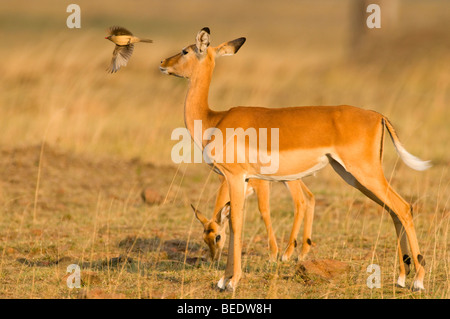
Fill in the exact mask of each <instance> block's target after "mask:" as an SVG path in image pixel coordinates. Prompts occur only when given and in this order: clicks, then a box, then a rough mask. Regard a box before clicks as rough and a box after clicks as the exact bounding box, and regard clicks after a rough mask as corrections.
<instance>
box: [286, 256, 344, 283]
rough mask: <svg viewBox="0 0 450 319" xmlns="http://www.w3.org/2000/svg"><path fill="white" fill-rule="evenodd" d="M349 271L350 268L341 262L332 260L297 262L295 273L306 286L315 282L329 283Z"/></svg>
mask: <svg viewBox="0 0 450 319" xmlns="http://www.w3.org/2000/svg"><path fill="white" fill-rule="evenodd" d="M349 270H350V266H349V265H348V264H347V263H345V262H342V261H338V260H334V259H315V260H308V261H302V262H299V263H298V264H297V266H296V269H295V273H296V275H297V276H299V277H300V278H301V279H302V280H303V281H304V282H305V283H306V284H313V283H314V282H315V281H317V280H319V281H324V280H325V281H331V280H334V279H337V278H339V277H340V276H342V275H344V274H345V273H346V272H348V271H349Z"/></svg>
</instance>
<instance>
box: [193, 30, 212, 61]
mask: <svg viewBox="0 0 450 319" xmlns="http://www.w3.org/2000/svg"><path fill="white" fill-rule="evenodd" d="M210 34H211V32H210V31H209V28H208V27H205V28H203V29H201V30H200V31H199V32H198V33H197V37H196V38H195V45H196V46H197V50H198V52H199V53H200V54H203V53H205V52H206V49H207V48H208V46H209V43H210V41H209V40H210Z"/></svg>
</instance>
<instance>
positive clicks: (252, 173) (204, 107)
mask: <svg viewBox="0 0 450 319" xmlns="http://www.w3.org/2000/svg"><path fill="white" fill-rule="evenodd" d="M244 42H245V38H238V39H235V40H232V41H229V42H225V43H222V44H221V45H219V46H217V47H212V46H210V30H209V28H203V29H202V30H200V31H199V32H198V34H197V37H196V43H195V44H193V45H190V46H187V47H185V48H183V49H182V51H181V52H180V53H178V54H176V55H174V56H172V57H169V58H167V59H165V60H164V61H162V62H161V66H160V70H161V71H162V72H163V73H165V74H170V75H176V76H180V77H184V78H188V79H189V89H188V92H187V96H186V100H185V106H184V116H185V123H186V126H187V129H188V130H189V132H190V133H191V136H192V137H193V139H194V142H195V143H196V144H197V145H199V146H200V147H201V148H202V149H205V148H206V147H207V146H208V144H210V143H213V141H212V139H211V138H209V137H208V136H210V135H211V130H209V128H215V130H219V131H220V132H225V131H226V130H227V128H235V129H236V128H242V129H244V130H247V129H254V130H255V132H256V134H257V136H258V138H259V137H261V136H260V135H261V132H263V130H264V129H266V130H267V129H270V128H277V129H278V131H277V132H278V141H277V142H278V145H277V151H276V152H277V154H276V155H277V156H276V158H277V159H278V160H279V163H277V164H278V165H277V166H278V170H276V171H275V172H272V171H271V172H267V170H264V166H265V165H266V162H263V161H257V162H256V163H255V162H254V161H251V160H250V158H249V154H250V153H251V152H250V151H253V149H251V145H250V144H249V143H247V142H245V143H243V145H238V142H239V139H235V138H233V139H225V140H223V145H221V146H222V148H221V149H219V150H218V151H217V152H215V154H214V155H213V154H211V155H212V156H213V158H212V161H211V163H212V165H213V167H214V169H215V170H216V171H219V172H220V173H221V174H223V175H224V176H225V178H226V181H227V186H228V188H229V195H230V200H231V212H230V242H229V252H228V259H227V265H226V269H225V274H224V276H223V277H222V278H221V279H220V280H219V282H218V286H219V288H220V289H232V290H234V289H235V288H236V286H237V284H238V282H239V279H240V278H241V274H242V269H241V251H242V242H241V236H242V224H243V207H244V200H245V193H246V184H247V183H246V181H248V180H249V179H252V178H257V179H265V180H272V181H290V180H297V179H300V178H302V177H304V176H306V175H310V174H313V173H314V172H316V171H318V170H320V169H322V168H323V167H325V166H326V165H327V164H328V163H330V164H331V166H332V167H333V169H334V170H335V171H336V172H337V173H338V174H339V175H340V176H341V177H342V178H343V179H344V180H345V181H346V182H347V183H348V184H350V185H351V186H353V187H355V188H357V189H359V190H360V191H361V192H362V193H363V194H365V195H366V196H367V197H369V198H370V199H372V200H373V201H375V202H376V203H378V204H379V205H381V206H382V207H384V208H385V209H386V210H387V211H388V212H389V213H390V215H391V217H392V219H393V221H394V225H395V228H396V232H397V237H398V240H399V242H400V245H399V247H398V252H399V256H400V257H401V258H400V260H401V261H402V262H400V273H399V278H398V281H397V284H398V285H399V286H402V287H405V277H406V274H407V272H409V264H410V263H411V257H410V255H409V250H408V245H407V240H408V241H409V245H410V248H411V255H412V259H413V261H414V266H415V269H416V277H415V279H414V286H413V287H414V289H424V286H423V280H424V275H425V270H424V266H425V260H424V258H423V256H422V255H421V254H420V250H419V244H418V242H417V236H416V232H415V229H414V224H413V218H412V206H411V205H410V204H408V203H407V202H406V201H405V200H404V199H403V198H402V197H401V196H400V195H399V194H397V193H396V192H395V191H394V190H393V189H392V187H391V186H390V185H389V183H388V181H387V180H386V178H385V176H384V173H383V169H382V163H381V161H382V155H383V144H384V136H385V134H384V132H385V130H387V131H388V132H389V134H390V136H391V139H392V141H393V143H394V146H395V149H396V151H397V153H398V154H399V156H400V158H401V159H402V160H403V161H404V162H405V163H406V165H408V166H409V167H411V168H413V169H415V170H425V169H427V168H428V167H430V164H429V162H425V161H422V160H420V159H418V158H417V157H415V156H413V155H411V154H410V153H408V152H407V151H406V150H405V148H404V147H403V146H402V144H401V143H400V141H399V139H398V136H397V134H396V133H395V131H394V128H393V126H392V125H391V123H390V122H389V121H388V119H387V118H386V117H385V116H383V115H381V114H379V113H377V112H374V111H369V110H363V109H360V108H357V107H353V106H347V105H341V106H314V107H308V106H305V107H285V108H263V107H234V108H231V109H229V110H228V111H223V112H216V111H213V110H211V109H210V108H209V105H208V91H209V86H210V82H211V77H212V73H213V70H214V66H215V59H216V58H217V57H220V56H226V55H233V54H235V53H236V52H237V51H238V50H239V48H240V47H241V46H242V45H243V44H244ZM194 121H202V122H201V123H202V124H203V128H202V130H203V132H202V133H205V131H206V130H207V129H208V132H207V133H208V134H203V135H202V136H201V138H200V139H198V137H197V136H196V135H194V125H195V123H194ZM270 143H273V141H272V139H271V140H270ZM241 144H242V142H241ZM242 146H244V149H243V152H238V151H237V150H239V148H238V147H241V150H242ZM253 146H254V145H253ZM272 146H273V145H272ZM227 148H233V150H234V151H235V158H238V159H240V160H235V161H224V160H223V158H221V157H223V156H224V154H225V153H226V150H227ZM271 149H272V148H271ZM257 151H258V152H259V153H264V152H265V154H267V150H263V149H260V148H257ZM272 155H273V154H272ZM242 157H244V160H243V161H242ZM263 172H264V173H263ZM405 232H406V236H405Z"/></svg>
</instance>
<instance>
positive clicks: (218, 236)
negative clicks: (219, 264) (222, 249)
mask: <svg viewBox="0 0 450 319" xmlns="http://www.w3.org/2000/svg"><path fill="white" fill-rule="evenodd" d="M219 240H220V235H217V236H216V243H217V242H218V241H219Z"/></svg>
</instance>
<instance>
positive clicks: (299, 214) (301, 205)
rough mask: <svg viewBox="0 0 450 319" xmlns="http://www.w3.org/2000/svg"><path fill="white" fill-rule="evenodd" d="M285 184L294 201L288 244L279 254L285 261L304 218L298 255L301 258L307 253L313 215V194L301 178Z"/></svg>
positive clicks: (295, 242)
mask: <svg viewBox="0 0 450 319" xmlns="http://www.w3.org/2000/svg"><path fill="white" fill-rule="evenodd" d="M286 186H287V187H288V188H289V191H290V192H291V196H292V200H293V201H294V223H293V226H292V231H291V234H290V236H289V242H288V245H287V247H286V249H285V251H284V253H283V256H281V260H282V261H287V260H289V258H290V257H291V256H292V254H293V252H294V250H295V247H297V235H298V232H299V230H300V226H301V224H302V221H303V219H304V220H305V224H304V227H303V244H302V251H301V253H300V255H299V257H298V258H299V259H300V260H302V259H303V258H304V257H305V256H306V255H307V254H308V252H309V250H310V248H311V244H312V242H311V233H312V222H313V217H314V203H315V201H314V195H313V194H312V193H311V192H310V190H309V189H308V188H307V187H306V185H305V184H304V183H303V182H302V181H301V180H297V181H291V182H286Z"/></svg>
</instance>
